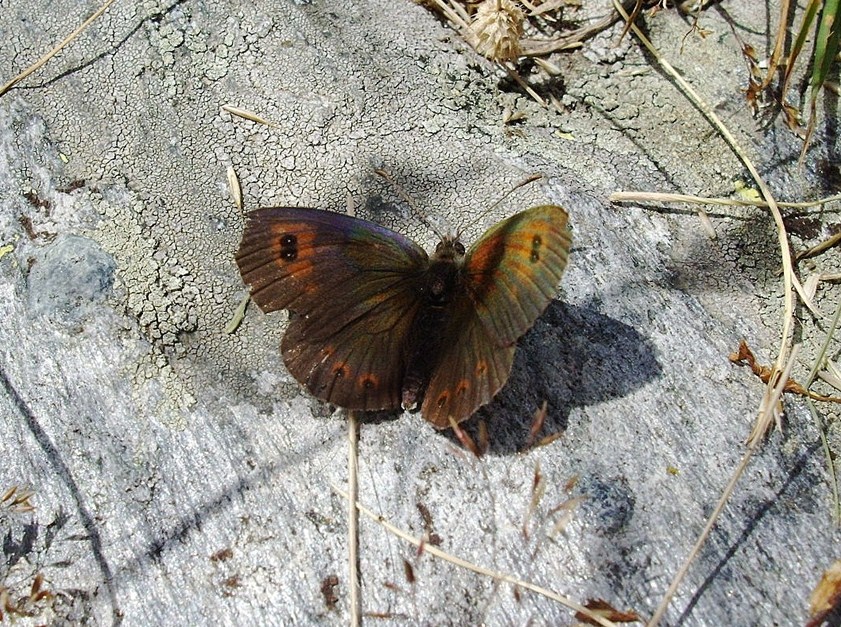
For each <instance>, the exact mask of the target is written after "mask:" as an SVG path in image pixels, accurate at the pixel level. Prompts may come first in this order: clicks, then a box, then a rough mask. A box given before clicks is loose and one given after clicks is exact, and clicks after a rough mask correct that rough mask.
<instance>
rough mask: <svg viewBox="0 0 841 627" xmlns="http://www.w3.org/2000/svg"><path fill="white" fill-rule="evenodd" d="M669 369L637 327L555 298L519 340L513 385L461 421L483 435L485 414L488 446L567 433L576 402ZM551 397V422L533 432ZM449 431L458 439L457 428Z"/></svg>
mask: <svg viewBox="0 0 841 627" xmlns="http://www.w3.org/2000/svg"><path fill="white" fill-rule="evenodd" d="M661 372H662V368H661V367H660V364H659V363H658V362H657V359H656V356H655V350H654V347H653V346H652V344H651V343H650V342H649V341H648V339H646V338H645V337H644V336H643V335H642V334H640V333H639V332H638V331H637V330H636V329H634V328H633V327H631V326H629V325H627V324H625V323H623V322H619V321H618V320H614V319H613V318H610V317H609V316H605V315H603V314H601V313H599V312H598V311H596V310H595V308H594V307H588V306H578V305H570V304H566V303H561V302H559V301H553V302H552V303H551V304H550V305H549V307H548V308H547V309H546V311H545V312H544V313H543V315H541V316H540V318H538V320H537V322H536V323H535V325H534V326H533V327H532V328H531V329H530V330H529V331H528V332H527V333H526V334H525V335H524V336H523V337H522V338H521V339H520V341H519V342H518V346H517V352H516V354H515V357H514V366H513V368H512V369H511V376H510V377H509V379H508V383H507V384H506V386H505V387H504V388H503V389H502V391H501V392H500V393H499V394H498V395H497V396H496V397H495V398H494V400H493V401H491V403H490V404H488V405H487V406H485V407H483V408H482V409H480V410H479V411H478V412H477V413H476V415H475V416H474V417H473V418H472V419H470V420H469V421H467V422H465V423H464V424H463V425H461V426H462V428H463V429H464V430H465V431H466V432H467V433H468V434H469V435H470V436H471V437H472V438H473V439H474V441H477V442H478V441H479V440H478V438H479V435H478V434H479V432H478V425H479V423H480V421H482V420H484V421H485V423H486V425H487V428H488V434H489V437H488V442H487V444H488V451H489V452H490V453H493V454H496V455H510V454H512V453H517V452H520V451H522V450H524V449H525V448H527V447H528V446H529V445H531V444H533V443H534V442H535V441H539V440H540V439H541V438H544V437H547V436H551V435H554V434H558V433H563V432H564V431H565V430H566V428H567V425H568V423H569V414H570V411H571V410H572V409H573V408H575V407H585V406H587V405H593V404H595V403H600V402H603V401H606V400H609V399H612V398H618V397H621V396H625V395H626V394H629V393H630V392H632V391H633V390H636V389H638V388H640V387H642V386H643V385H644V384H645V383H647V382H649V381H651V380H653V379H655V378H657V377H658V376H659V375H660V373H661ZM544 401H545V402H546V404H547V410H546V416H545V419H544V422H543V426H542V428H541V429H540V431H539V432H538V433H537V434H536V437H533V436H530V429H531V428H532V424H533V421H534V416H535V412H536V411H537V410H538V409H539V408H540V407H541V406H542V405H543V403H544ZM444 435H445V436H446V437H448V438H450V439H451V440H452V441H453V442H454V443H458V439H457V438H456V436H455V434H453V432H452V431H451V430H448V431H446V432H444Z"/></svg>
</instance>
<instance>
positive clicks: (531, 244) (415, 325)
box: [236, 205, 571, 429]
mask: <svg viewBox="0 0 841 627" xmlns="http://www.w3.org/2000/svg"><path fill="white" fill-rule="evenodd" d="M570 242H571V237H570V232H569V229H568V227H567V213H566V211H564V210H563V209H562V208H561V207H558V206H555V205H542V206H538V207H532V208H531V209H527V210H526V211H523V212H521V213H518V214H516V215H514V216H512V217H510V218H508V219H506V220H503V221H502V222H499V223H498V224H496V225H495V226H493V227H491V228H490V229H489V230H488V231H487V232H486V233H485V234H484V235H483V236H482V237H481V238H480V239H479V240H478V241H477V242H476V243H475V244H473V246H471V247H470V249H468V250H465V248H464V246H463V245H462V243H461V242H460V241H459V238H458V236H457V235H456V236H452V237H442V238H441V242H440V243H439V244H438V246H437V247H436V249H435V252H434V253H432V255H427V253H426V252H425V251H424V250H423V249H422V248H421V247H420V246H418V245H417V244H415V243H414V242H412V241H411V240H409V239H407V238H406V237H404V236H402V235H400V234H399V233H396V232H394V231H391V230H389V229H387V228H384V227H382V226H379V225H377V224H375V223H373V222H369V221H367V220H361V219H359V218H354V217H350V216H347V215H342V214H339V213H334V212H331V211H324V210H320V209H307V208H294V207H272V208H263V209H257V210H255V211H252V212H250V213H249V214H248V220H247V224H246V226H245V230H244V232H243V236H242V242H241V243H240V247H239V251H238V252H237V254H236V262H237V265H238V266H239V270H240V273H241V275H242V278H243V280H244V281H245V283H247V284H248V285H250V286H251V298H252V299H253V300H254V302H256V303H257V305H258V306H259V307H260V309H262V310H263V311H264V312H266V313H268V312H271V311H276V310H280V309H288V310H289V311H290V312H291V314H290V320H289V325H288V327H287V329H286V332H285V334H284V336H283V340H282V341H281V352H282V354H283V361H284V363H285V364H286V367H287V369H288V370H289V372H290V373H291V374H292V375H293V376H294V377H295V379H297V380H298V381H299V382H300V383H302V384H303V385H304V386H306V388H307V389H308V390H309V391H310V392H311V393H312V394H313V396H315V397H316V398H319V399H321V400H324V401H328V402H330V403H333V404H334V405H338V406H339V407H344V408H346V409H355V410H388V409H398V408H401V407H402V408H403V409H407V410H412V409H416V408H417V407H418V405H419V406H420V412H421V414H422V415H423V417H424V418H425V419H426V420H428V421H429V422H431V423H432V424H433V425H434V426H435V427H436V428H438V429H444V428H446V427H449V426H451V420H452V421H454V422H455V423H458V422H460V421H462V420H465V419H467V418H469V417H470V416H471V415H472V414H473V413H474V412H475V411H476V410H477V409H478V408H479V407H481V406H482V405H485V404H487V403H488V402H490V400H491V399H492V398H493V397H494V395H496V393H497V392H499V390H500V389H502V387H503V386H504V385H505V382H506V381H507V379H508V375H509V373H510V371H511V365H512V363H513V361H514V349H515V345H516V342H517V339H518V338H519V337H520V336H522V335H523V334H524V333H525V332H526V331H527V330H528V329H529V328H530V327H531V326H532V325H533V324H534V322H535V320H536V319H537V317H538V316H539V315H540V314H541V313H542V312H543V310H544V309H546V307H547V306H548V305H549V303H550V301H551V300H552V299H553V298H554V296H555V294H556V290H557V286H558V283H559V282H560V279H561V275H562V274H563V271H564V268H565V267H566V263H567V256H568V255H569V248H570Z"/></svg>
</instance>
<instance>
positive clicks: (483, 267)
mask: <svg viewBox="0 0 841 627" xmlns="http://www.w3.org/2000/svg"><path fill="white" fill-rule="evenodd" d="M567 219H568V216H567V213H566V211H564V210H563V209H562V208H561V207H558V206H555V205H542V206H539V207H532V208H531V209H527V210H526V211H523V212H521V213H518V214H516V215H514V216H512V217H510V218H508V219H507V220H503V221H502V222H500V223H499V224H497V225H495V226H494V227H492V228H490V229H489V230H488V231H487V232H486V233H485V234H484V235H483V236H482V238H481V239H480V240H479V241H477V242H476V243H475V244H474V245H473V246H471V247H470V249H469V250H468V251H467V255H466V256H465V259H464V277H465V278H464V284H465V290H466V291H467V293H468V294H470V297H471V300H472V302H473V306H474V308H475V309H476V312H477V315H478V316H479V318H480V319H481V320H482V322H483V324H484V325H485V327H486V328H487V329H488V333H489V335H490V336H491V337H492V338H493V339H494V340H495V341H496V342H497V343H498V344H500V345H503V346H504V345H507V344H510V343H512V342H514V341H516V340H517V339H518V338H519V337H520V336H521V335H522V334H523V333H525V332H526V331H527V330H528V329H529V328H531V326H532V325H533V324H534V321H535V320H537V317H538V316H539V315H540V314H541V313H543V310H544V309H546V307H547V305H548V304H549V303H550V302H551V300H552V299H553V298H554V297H555V295H556V292H557V288H558V283H559V282H560V280H561V275H562V274H563V272H564V268H566V263H567V256H568V255H569V249H570V245H571V236H570V232H569V229H568V227H567Z"/></svg>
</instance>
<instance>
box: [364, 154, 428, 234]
mask: <svg viewBox="0 0 841 627" xmlns="http://www.w3.org/2000/svg"><path fill="white" fill-rule="evenodd" d="M374 173H375V174H378V175H379V176H381V177H383V178H384V179H385V180H386V181H388V183H389V184H390V185H391V186H392V187H393V188H394V190H395V191H396V192H397V195H398V196H400V198H401V199H402V200H403V202H405V203H406V204H407V205H409V208H410V209H411V210H412V212H413V213H414V214H415V215H416V216H418V217H419V218H420V219H421V220H422V221H423V223H424V224H426V225H427V226H428V227H429V228H430V229H432V231H433V232H434V233H435V235H436V236H437V237H439V238H440V239H444V236H443V235H442V234H441V232H440V231H439V230H438V229H437V228H435V225H434V224H432V222H430V221H429V218H427V216H426V214H425V213H424V212H423V211H421V210H420V208H419V207H418V206H417V204H415V201H414V199H413V198H412V197H411V196H409V194H407V193H406V190H404V189H403V188H402V187H401V186H400V185H399V184H398V183H397V181H395V180H394V178H393V177H392V176H391V174H390V173H388V172H387V171H386V170H382V169H380V168H376V169H375V170H374Z"/></svg>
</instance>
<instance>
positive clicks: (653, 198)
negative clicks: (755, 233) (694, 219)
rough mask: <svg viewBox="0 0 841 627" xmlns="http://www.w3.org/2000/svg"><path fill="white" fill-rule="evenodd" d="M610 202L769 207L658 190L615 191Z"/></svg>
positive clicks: (827, 200)
mask: <svg viewBox="0 0 841 627" xmlns="http://www.w3.org/2000/svg"><path fill="white" fill-rule="evenodd" d="M608 200H609V201H610V202H688V203H694V204H699V205H726V206H737V207H742V206H745V207H768V206H769V205H768V203H767V202H765V201H763V200H746V199H742V198H709V197H706V196H691V195H687V194H661V193H656V192H613V193H612V194H611V195H610V196H608ZM839 200H841V194H838V195H835V196H827V197H826V198H820V199H818V200H810V201H807V202H777V206H778V207H786V208H793V209H808V208H809V207H817V206H820V205H825V204H826V203H830V202H836V201H839Z"/></svg>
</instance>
